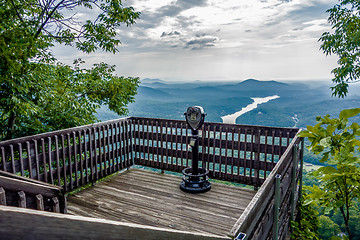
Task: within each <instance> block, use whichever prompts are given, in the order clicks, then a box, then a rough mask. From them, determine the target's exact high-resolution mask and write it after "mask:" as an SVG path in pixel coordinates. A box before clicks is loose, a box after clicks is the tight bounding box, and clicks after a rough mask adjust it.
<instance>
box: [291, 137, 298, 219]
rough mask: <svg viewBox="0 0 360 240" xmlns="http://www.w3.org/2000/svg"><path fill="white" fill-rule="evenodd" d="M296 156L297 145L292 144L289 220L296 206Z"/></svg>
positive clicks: (292, 216)
mask: <svg viewBox="0 0 360 240" xmlns="http://www.w3.org/2000/svg"><path fill="white" fill-rule="evenodd" d="M297 156H298V145H297V144H294V148H293V157H292V162H293V163H292V164H293V165H292V175H291V198H290V203H291V210H290V220H291V221H293V220H294V214H295V206H296V201H295V200H296V198H295V191H296V185H297V182H296V167H297V165H298V161H297Z"/></svg>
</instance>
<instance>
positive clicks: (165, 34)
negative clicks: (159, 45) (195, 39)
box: [160, 31, 180, 37]
mask: <svg viewBox="0 0 360 240" xmlns="http://www.w3.org/2000/svg"><path fill="white" fill-rule="evenodd" d="M166 36H180V32H178V31H172V32H169V33H166V32H163V33H162V34H161V36H160V37H166Z"/></svg>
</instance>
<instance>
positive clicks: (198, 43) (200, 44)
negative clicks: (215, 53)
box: [185, 36, 219, 50]
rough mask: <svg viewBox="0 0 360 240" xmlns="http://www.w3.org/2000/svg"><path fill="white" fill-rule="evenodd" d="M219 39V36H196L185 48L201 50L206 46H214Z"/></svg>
mask: <svg viewBox="0 0 360 240" xmlns="http://www.w3.org/2000/svg"><path fill="white" fill-rule="evenodd" d="M218 40H219V39H218V38H217V37H212V36H208V37H201V38H196V39H193V40H190V41H188V42H186V44H185V48H191V50H200V49H203V48H205V47H214V46H215V43H216V42H217V41H218Z"/></svg>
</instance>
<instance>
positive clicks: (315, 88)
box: [97, 79, 360, 127]
mask: <svg viewBox="0 0 360 240" xmlns="http://www.w3.org/2000/svg"><path fill="white" fill-rule="evenodd" d="M327 84H328V85H327ZM329 86H330V81H329V82H327V83H324V82H319V83H316V82H311V84H306V83H302V82H294V83H284V82H278V81H258V80H255V79H248V80H245V81H241V82H240V81H239V82H225V83H224V82H200V81H197V82H187V83H169V82H166V81H163V80H160V79H143V80H141V84H140V87H139V88H138V94H137V95H136V101H135V103H132V104H130V105H129V116H141V117H153V118H169V119H184V116H183V113H184V112H185V110H186V109H187V107H189V106H193V105H200V106H202V107H204V109H205V112H206V113H207V116H206V118H205V120H206V121H210V122H222V120H221V117H222V116H225V115H228V114H233V113H235V112H237V111H240V110H241V109H242V108H243V107H245V106H247V105H249V104H250V103H252V102H253V100H252V99H251V97H267V96H273V95H278V96H280V98H278V99H274V100H272V101H270V102H267V103H264V104H261V105H259V106H258V107H257V108H256V109H254V110H252V111H250V112H247V113H245V114H244V115H241V116H240V117H239V118H237V120H236V123H238V124H251V125H268V126H280V127H293V126H294V125H295V121H294V120H293V118H294V117H295V115H296V117H297V118H298V120H299V121H298V123H297V125H296V126H297V127H305V126H306V125H311V124H314V123H315V117H316V116H318V115H324V114H330V115H331V116H337V115H338V114H339V112H340V111H341V110H342V109H344V108H354V107H359V106H360V85H359V84H357V85H354V86H351V87H350V90H351V91H350V93H349V95H348V97H346V98H345V99H338V98H335V97H331V91H330V90H329ZM97 116H98V118H99V120H101V121H104V120H109V119H114V118H119V116H117V115H116V114H115V113H113V112H111V111H109V110H108V109H107V108H105V107H103V108H101V109H99V111H98V115H97Z"/></svg>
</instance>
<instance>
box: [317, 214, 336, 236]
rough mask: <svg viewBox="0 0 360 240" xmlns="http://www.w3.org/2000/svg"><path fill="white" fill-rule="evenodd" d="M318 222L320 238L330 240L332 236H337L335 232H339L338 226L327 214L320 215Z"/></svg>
mask: <svg viewBox="0 0 360 240" xmlns="http://www.w3.org/2000/svg"><path fill="white" fill-rule="evenodd" d="M319 222H320V224H319V225H320V227H319V235H320V237H321V239H324V240H330V239H331V238H332V237H334V236H337V234H339V233H340V228H339V226H338V225H337V224H336V223H334V222H333V221H332V220H331V219H330V218H329V217H328V216H324V215H321V216H320V217H319Z"/></svg>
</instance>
